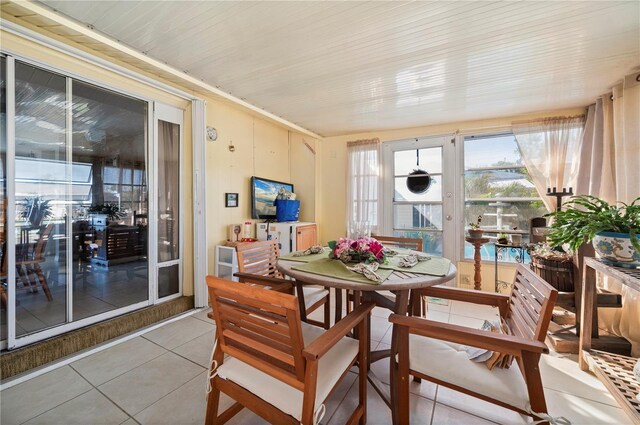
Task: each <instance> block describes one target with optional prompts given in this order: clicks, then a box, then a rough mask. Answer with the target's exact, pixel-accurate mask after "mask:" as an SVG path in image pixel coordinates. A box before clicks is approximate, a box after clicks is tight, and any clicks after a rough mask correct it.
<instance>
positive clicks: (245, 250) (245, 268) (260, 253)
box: [236, 240, 280, 276]
mask: <svg viewBox="0 0 640 425" xmlns="http://www.w3.org/2000/svg"><path fill="white" fill-rule="evenodd" d="M236 251H237V252H238V271H239V272H241V273H251V274H256V275H261V276H279V275H280V273H279V272H278V270H277V269H276V263H277V261H278V257H279V256H280V250H279V248H278V241H277V240H269V241H259V242H251V243H245V244H239V245H238V246H237V247H236Z"/></svg>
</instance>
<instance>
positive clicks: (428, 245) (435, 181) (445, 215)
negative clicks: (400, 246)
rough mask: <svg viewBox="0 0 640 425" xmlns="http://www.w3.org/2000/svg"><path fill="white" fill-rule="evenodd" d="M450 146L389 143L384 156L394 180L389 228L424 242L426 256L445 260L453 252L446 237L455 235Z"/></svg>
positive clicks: (435, 141)
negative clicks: (442, 256) (427, 254)
mask: <svg viewBox="0 0 640 425" xmlns="http://www.w3.org/2000/svg"><path fill="white" fill-rule="evenodd" d="M449 145H452V144H451V143H449V139H448V138H446V139H445V138H432V139H415V140H411V141H405V142H394V143H387V144H385V152H384V155H385V167H386V172H385V175H387V176H391V178H389V179H388V181H387V182H386V191H385V194H386V196H385V200H387V201H386V202H387V203H388V204H389V206H390V208H389V206H387V209H389V210H390V211H388V212H387V213H386V214H385V217H388V223H387V225H386V226H385V228H386V229H391V232H392V233H393V235H394V236H398V237H404V238H418V239H422V244H423V250H424V252H427V253H430V254H434V255H444V256H450V255H451V253H450V252H451V250H452V248H453V247H451V246H449V244H448V241H447V240H445V239H446V238H445V235H446V234H453V232H452V228H453V221H452V220H451V218H452V209H453V206H454V204H453V199H452V198H453V194H452V188H451V187H450V186H449V185H450V177H449V174H448V173H450V172H452V171H453V169H454V164H453V161H447V160H446V159H448V158H451V159H452V158H453V154H454V152H453V146H449ZM445 164H448V165H449V166H448V167H446V166H445ZM427 174H428V177H426V175H427ZM416 182H417V184H416ZM425 182H428V185H424V184H423V183H425ZM387 233H389V230H387Z"/></svg>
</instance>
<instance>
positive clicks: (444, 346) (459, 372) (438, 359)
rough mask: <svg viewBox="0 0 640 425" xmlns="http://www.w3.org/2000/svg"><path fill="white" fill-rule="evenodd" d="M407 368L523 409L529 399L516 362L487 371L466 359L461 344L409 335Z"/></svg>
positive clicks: (484, 366)
mask: <svg viewBox="0 0 640 425" xmlns="http://www.w3.org/2000/svg"><path fill="white" fill-rule="evenodd" d="M409 367H410V368H411V370H415V371H417V372H420V373H423V374H425V375H427V376H430V377H432V378H435V379H439V380H441V381H443V382H449V383H451V384H454V385H457V386H459V387H462V388H466V389H468V390H471V391H473V392H476V393H478V394H484V395H486V396H488V397H491V398H494V399H496V400H500V401H502V402H504V403H507V404H509V405H511V406H514V407H518V408H520V409H526V405H527V402H528V400H529V396H528V393H527V387H526V384H525V382H524V378H523V377H522V375H521V373H520V369H519V368H518V365H517V363H515V362H514V363H513V364H512V365H511V367H510V368H508V369H500V368H494V369H493V370H489V369H488V368H487V366H486V365H485V364H484V363H475V362H473V361H471V360H469V356H468V354H467V352H466V351H465V350H464V347H463V346H462V345H461V344H455V343H452V342H447V341H441V340H438V339H433V338H427V337H423V336H419V335H409Z"/></svg>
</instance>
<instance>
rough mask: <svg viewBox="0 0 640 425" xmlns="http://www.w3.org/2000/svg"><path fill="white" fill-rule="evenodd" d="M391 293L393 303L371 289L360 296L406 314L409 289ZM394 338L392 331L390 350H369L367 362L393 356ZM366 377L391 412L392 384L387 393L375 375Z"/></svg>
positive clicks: (398, 312)
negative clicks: (393, 299)
mask: <svg viewBox="0 0 640 425" xmlns="http://www.w3.org/2000/svg"><path fill="white" fill-rule="evenodd" d="M393 293H394V294H395V296H396V299H395V302H393V303H392V302H391V301H390V300H389V299H387V298H386V297H383V296H382V295H380V294H378V293H377V292H372V291H371V292H370V291H366V292H362V298H363V299H364V300H370V301H373V302H375V303H376V305H377V306H379V307H384V308H388V309H389V310H391V311H393V312H394V313H396V314H402V315H406V314H407V307H408V305H409V290H402V291H394V292H393ZM370 324H371V322H369V327H371V325H370ZM369 335H371V329H369ZM395 339H396V335H395V332H394V333H393V334H392V336H391V350H376V351H371V352H370V353H369V362H370V363H373V362H376V361H378V360H381V359H384V358H390V357H391V356H393V353H395V352H397V349H394V347H395V344H397V343H396V342H395ZM394 363H395V362H390V365H393V364H394ZM389 373H390V375H391V374H392V373H393V369H391V370H390V372H389ZM367 379H368V380H369V383H370V384H371V386H372V387H373V389H374V390H375V391H376V392H377V393H378V395H380V398H382V400H383V401H384V402H385V403H386V404H387V406H389V408H390V409H391V410H392V412H393V406H392V404H391V400H392V399H394V387H393V385H392V386H391V394H389V392H388V391H387V389H386V387H385V386H384V385H383V384H382V382H381V381H380V380H379V379H378V377H377V376H375V374H374V373H373V372H371V371H369V374H368V375H367Z"/></svg>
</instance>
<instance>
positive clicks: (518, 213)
mask: <svg viewBox="0 0 640 425" xmlns="http://www.w3.org/2000/svg"><path fill="white" fill-rule="evenodd" d="M464 199H465V208H464V223H465V225H466V224H468V223H470V222H473V221H475V220H476V219H477V217H478V216H481V217H482V229H484V231H485V234H486V235H487V236H488V237H495V236H496V235H497V234H498V233H499V232H505V233H508V234H516V233H519V234H521V235H522V238H523V242H527V241H528V235H529V220H530V219H531V218H533V217H541V216H543V215H544V214H546V213H547V210H546V209H545V207H544V204H543V203H542V200H541V199H540V196H539V195H538V192H537V190H536V188H535V187H534V185H533V183H532V182H531V178H530V176H529V173H528V172H527V169H526V168H525V166H524V163H523V161H522V157H521V155H520V151H519V150H518V145H517V143H516V139H515V137H514V135H513V134H510V133H509V134H500V135H488V136H470V137H466V138H465V140H464ZM514 229H515V230H514ZM481 254H482V259H483V260H493V259H494V252H493V245H491V244H487V245H485V246H484V247H483V248H482V251H481ZM464 258H473V247H472V246H471V245H470V244H468V243H467V244H465V251H464ZM503 261H514V259H513V258H512V257H506V258H503Z"/></svg>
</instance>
